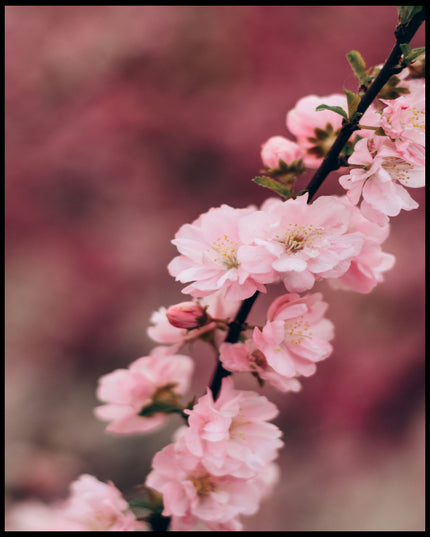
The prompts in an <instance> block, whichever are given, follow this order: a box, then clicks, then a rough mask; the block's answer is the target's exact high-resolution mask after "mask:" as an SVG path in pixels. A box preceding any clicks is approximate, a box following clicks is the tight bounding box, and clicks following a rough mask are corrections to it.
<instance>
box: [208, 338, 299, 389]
mask: <svg viewBox="0 0 430 537" xmlns="http://www.w3.org/2000/svg"><path fill="white" fill-rule="evenodd" d="M219 352H220V361H221V363H222V365H223V367H224V369H226V370H227V371H231V372H232V373H244V372H248V373H252V374H253V375H255V376H256V377H257V378H258V379H260V381H267V382H268V383H269V384H271V385H272V386H274V387H275V388H277V389H278V390H280V391H281V392H298V391H300V390H301V384H300V382H299V381H298V380H297V379H295V378H293V379H292V378H288V377H284V376H282V375H280V374H279V373H278V372H277V371H275V370H274V369H273V367H271V366H270V365H269V363H268V362H267V360H266V357H265V356H264V354H263V353H262V352H261V351H260V350H259V349H257V347H256V346H255V343H254V342H253V340H252V339H247V340H246V341H245V343H222V344H221V346H220V348H219Z"/></svg>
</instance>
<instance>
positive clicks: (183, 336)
mask: <svg viewBox="0 0 430 537" xmlns="http://www.w3.org/2000/svg"><path fill="white" fill-rule="evenodd" d="M199 304H200V307H202V308H204V309H205V310H206V312H207V315H208V316H209V317H211V318H213V319H223V320H225V321H226V322H227V323H228V322H230V321H231V320H233V319H234V316H235V314H236V312H237V310H238V308H239V305H240V301H238V300H227V299H226V298H225V297H224V296H223V294H222V292H218V293H213V294H212V295H209V296H206V297H203V298H201V299H199ZM167 310H168V308H165V307H164V306H163V307H160V308H159V309H158V310H157V311H154V312H153V313H152V315H151V319H150V321H151V325H150V326H149V327H148V329H147V334H148V336H149V337H150V338H151V339H152V340H154V341H156V342H157V343H161V344H163V345H171V352H172V353H175V352H176V351H177V350H178V349H180V348H181V347H182V346H183V345H184V344H185V343H186V342H187V341H192V340H194V339H197V338H198V337H200V335H202V334H203V333H206V332H207V330H208V329H211V330H214V335H215V340H217V339H219V340H220V342H221V340H222V339H224V337H225V333H224V332H221V330H217V329H216V323H211V326H208V325H206V326H203V327H202V328H201V329H193V330H191V331H187V329H186V328H177V327H175V326H173V325H172V324H171V323H170V322H169V320H168V318H167Z"/></svg>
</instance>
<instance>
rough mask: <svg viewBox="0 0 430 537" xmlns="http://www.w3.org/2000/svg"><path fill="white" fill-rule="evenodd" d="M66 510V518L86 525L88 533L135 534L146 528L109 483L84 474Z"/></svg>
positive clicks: (73, 486) (73, 490) (72, 492)
mask: <svg viewBox="0 0 430 537" xmlns="http://www.w3.org/2000/svg"><path fill="white" fill-rule="evenodd" d="M70 490H71V492H70V496H69V498H68V499H67V500H66V502H65V504H64V506H63V512H64V514H65V516H66V517H67V518H68V519H70V520H71V521H76V522H78V523H81V524H83V525H84V528H85V530H86V531H136V530H137V529H144V528H146V526H145V525H144V524H142V523H140V522H138V521H137V520H136V517H135V516H134V514H133V513H132V511H131V510H130V509H129V507H128V503H127V502H126V500H125V499H124V498H123V496H122V494H121V492H120V491H119V490H118V489H117V488H116V487H115V485H114V484H113V483H112V482H110V481H108V482H107V483H103V482H101V481H99V480H98V479H96V478H95V477H93V476H92V475H88V474H83V475H81V476H80V477H79V478H78V479H77V480H76V481H74V482H73V483H72V484H71V486H70Z"/></svg>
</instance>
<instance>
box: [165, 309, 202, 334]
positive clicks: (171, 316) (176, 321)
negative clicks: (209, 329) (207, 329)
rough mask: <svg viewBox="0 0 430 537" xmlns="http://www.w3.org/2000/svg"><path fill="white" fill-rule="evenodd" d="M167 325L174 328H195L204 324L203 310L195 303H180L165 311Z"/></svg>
mask: <svg viewBox="0 0 430 537" xmlns="http://www.w3.org/2000/svg"><path fill="white" fill-rule="evenodd" d="M166 317H167V319H168V321H169V323H170V324H171V325H173V326H176V328H186V329H190V328H197V327H199V326H202V325H204V324H205V323H206V320H207V314H206V311H205V309H204V308H203V307H202V306H201V305H200V304H198V303H197V302H181V303H179V304H175V305H174V306H170V308H168V309H167V311H166Z"/></svg>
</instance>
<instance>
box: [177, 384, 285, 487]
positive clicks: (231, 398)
mask: <svg viewBox="0 0 430 537" xmlns="http://www.w3.org/2000/svg"><path fill="white" fill-rule="evenodd" d="M185 412H186V413H187V414H189V418H188V424H189V427H188V429H187V430H186V432H185V434H184V435H183V438H182V440H183V441H184V443H185V444H186V446H187V449H188V450H189V451H190V452H191V453H193V454H194V455H195V456H197V457H200V458H201V460H202V464H203V465H204V467H205V468H206V469H207V470H208V471H209V472H210V473H211V474H213V475H225V474H230V475H234V476H236V477H251V476H253V475H256V474H257V473H258V472H259V471H260V470H261V468H263V467H264V466H266V465H267V464H268V463H269V462H271V461H273V460H274V459H275V458H276V457H277V455H278V450H279V448H280V447H282V445H283V442H282V441H281V440H280V436H281V434H282V433H281V431H280V430H279V428H278V427H276V425H274V424H272V423H269V422H268V420H271V419H273V418H274V417H276V416H277V415H278V409H277V408H276V406H275V405H274V404H273V403H271V402H270V401H268V400H267V398H266V397H264V396H261V395H259V394H257V393H255V392H253V391H243V390H236V389H235V388H234V387H233V382H232V379H231V378H229V377H226V378H224V379H223V381H222V387H221V391H220V394H219V396H218V398H217V400H216V401H214V399H213V396H212V392H211V391H210V390H209V389H208V390H207V393H206V395H204V396H202V397H201V398H200V399H199V401H198V402H197V404H196V405H195V406H194V407H193V409H192V410H186V411H185Z"/></svg>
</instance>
